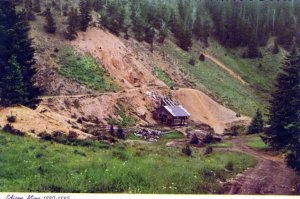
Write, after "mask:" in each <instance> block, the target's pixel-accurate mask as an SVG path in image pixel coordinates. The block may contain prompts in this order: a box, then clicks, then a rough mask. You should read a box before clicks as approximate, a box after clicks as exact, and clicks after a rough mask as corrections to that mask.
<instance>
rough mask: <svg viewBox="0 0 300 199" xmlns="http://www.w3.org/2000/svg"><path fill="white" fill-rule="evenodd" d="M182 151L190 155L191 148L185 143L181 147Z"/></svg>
mask: <svg viewBox="0 0 300 199" xmlns="http://www.w3.org/2000/svg"><path fill="white" fill-rule="evenodd" d="M182 153H183V154H184V155H186V156H191V155H192V149H191V147H190V146H189V145H186V146H185V147H184V148H182Z"/></svg>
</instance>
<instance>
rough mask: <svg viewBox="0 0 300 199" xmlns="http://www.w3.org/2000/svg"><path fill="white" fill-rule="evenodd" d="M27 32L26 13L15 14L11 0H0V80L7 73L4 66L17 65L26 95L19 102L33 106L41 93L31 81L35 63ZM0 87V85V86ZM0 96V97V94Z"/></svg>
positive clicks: (5, 76)
mask: <svg viewBox="0 0 300 199" xmlns="http://www.w3.org/2000/svg"><path fill="white" fill-rule="evenodd" d="M28 32H29V25H28V23H27V20H26V14H25V13H24V12H21V13H18V14H17V13H16V11H15V6H14V4H13V3H12V2H11V1H0V38H1V39H0V71H1V72H0V81H3V80H4V79H6V78H7V75H9V74H7V73H6V72H5V71H6V70H4V68H5V67H7V66H8V65H12V67H14V68H16V69H18V66H19V67H20V70H21V74H22V81H23V83H22V84H23V88H24V92H23V93H24V94H25V95H26V97H22V102H20V103H21V104H23V105H27V106H31V107H34V106H35V104H36V103H37V102H38V100H37V97H38V96H39V95H40V94H41V91H40V90H39V88H37V87H36V86H35V85H34V84H33V82H32V79H33V76H34V75H35V73H36V70H35V68H34V67H33V65H34V64H35V60H34V58H33V57H34V49H33V48H32V46H31V39H29V37H28ZM13 55H14V56H15V60H14V59H13ZM15 73H18V72H15ZM17 79H20V78H17ZM0 84H1V83H0ZM2 85H3V84H2ZM1 88H2V86H0V89H1ZM0 98H2V97H1V96H0ZM2 100H5V99H2ZM6 101H7V100H6ZM2 105H3V104H2ZM7 105H10V104H7Z"/></svg>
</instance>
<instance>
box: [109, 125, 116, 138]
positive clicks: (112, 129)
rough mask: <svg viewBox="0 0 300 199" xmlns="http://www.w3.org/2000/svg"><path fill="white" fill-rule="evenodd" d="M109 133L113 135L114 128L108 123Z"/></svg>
mask: <svg viewBox="0 0 300 199" xmlns="http://www.w3.org/2000/svg"><path fill="white" fill-rule="evenodd" d="M109 133H110V135H111V136H115V129H114V126H113V125H110V128H109Z"/></svg>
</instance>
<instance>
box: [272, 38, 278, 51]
mask: <svg viewBox="0 0 300 199" xmlns="http://www.w3.org/2000/svg"><path fill="white" fill-rule="evenodd" d="M272 53H273V54H278V53H279V46H278V41H277V39H275V41H274V47H273V49H272Z"/></svg>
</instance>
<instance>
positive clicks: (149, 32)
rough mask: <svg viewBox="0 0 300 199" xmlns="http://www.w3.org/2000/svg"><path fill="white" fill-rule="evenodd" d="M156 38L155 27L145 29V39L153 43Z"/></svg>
mask: <svg viewBox="0 0 300 199" xmlns="http://www.w3.org/2000/svg"><path fill="white" fill-rule="evenodd" d="M154 38H155V30H154V28H153V27H151V26H149V27H147V28H146V29H145V41H146V42H147V43H149V44H151V46H152V44H153V41H154Z"/></svg>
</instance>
